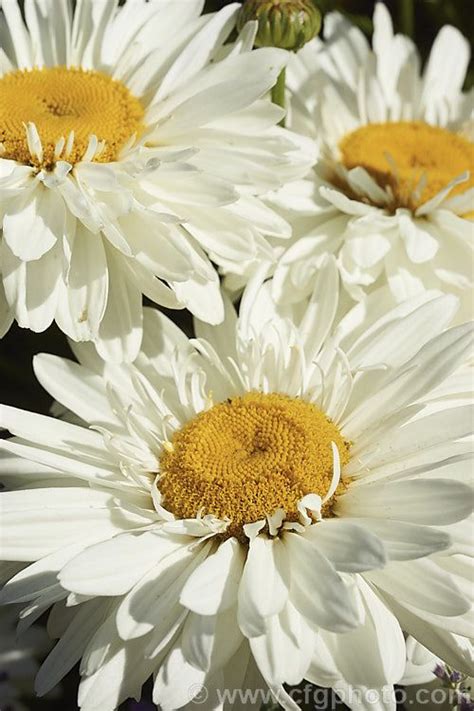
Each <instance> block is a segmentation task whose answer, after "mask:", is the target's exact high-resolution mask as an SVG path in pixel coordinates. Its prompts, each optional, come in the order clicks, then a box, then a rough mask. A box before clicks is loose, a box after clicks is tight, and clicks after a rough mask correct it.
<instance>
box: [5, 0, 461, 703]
mask: <svg viewBox="0 0 474 711" xmlns="http://www.w3.org/2000/svg"><path fill="white" fill-rule="evenodd" d="M175 1H176V2H180V1H181V0H175ZM231 1H232V0H207V2H206V10H207V11H214V10H219V9H220V8H222V7H224V5H228V4H229V3H230V2H231ZM384 1H385V4H386V5H387V7H388V9H389V10H390V12H391V15H392V17H393V21H394V25H395V30H396V31H397V32H404V33H405V34H410V35H411V36H412V37H413V38H414V39H415V41H416V43H417V45H418V47H419V50H420V53H421V55H422V57H423V58H425V57H426V56H427V54H428V52H429V48H430V46H431V44H432V42H433V40H434V38H435V36H436V33H437V32H438V30H439V29H440V27H442V25H444V24H447V23H449V24H452V25H454V26H455V27H458V28H459V29H460V30H461V32H462V33H463V34H464V35H465V36H466V37H467V38H468V39H469V40H470V41H471V43H472V39H473V36H474V11H473V10H474V2H473V0H384ZM316 4H317V5H318V7H319V8H320V10H321V11H322V13H323V14H326V13H328V12H330V11H333V10H337V11H339V12H342V13H343V14H344V15H346V16H347V17H348V18H349V19H350V20H351V21H352V22H354V23H355V24H357V25H358V26H359V27H360V28H361V30H362V31H363V32H364V33H366V34H367V36H370V34H371V32H372V19H371V18H372V13H373V10H374V6H375V2H372V1H370V0H318V1H317V3H316ZM473 81H474V72H473V68H472V65H471V68H470V71H469V74H468V78H467V80H466V85H467V87H470V86H472V84H473ZM169 315H170V316H171V317H172V318H173V320H174V321H176V322H177V323H178V324H179V325H180V326H181V327H182V328H183V329H184V330H186V331H187V332H188V333H190V332H191V329H192V325H191V319H190V317H189V315H188V314H186V313H184V312H170V313H169ZM41 352H46V353H54V354H57V355H61V356H67V357H71V356H72V353H71V350H70V348H69V346H68V343H67V341H66V339H65V337H64V336H63V334H62V333H61V332H60V331H59V330H58V329H57V328H56V327H52V328H50V329H49V330H48V331H47V332H45V333H41V334H34V333H31V332H30V331H26V330H24V329H21V328H19V327H18V326H17V325H16V324H15V325H14V326H13V327H12V328H11V330H10V332H9V333H8V334H7V335H6V336H5V338H3V339H2V340H0V383H1V385H0V402H3V403H7V404H9V405H15V406H16V407H21V408H24V409H27V410H34V411H36V412H42V413H47V412H48V411H49V408H50V406H51V398H50V396H49V395H48V394H47V393H45V392H44V391H43V390H42V388H41V386H40V385H39V384H38V383H37V382H36V380H35V377H34V374H33V369H32V359H33V356H34V355H35V354H36V353H41ZM77 684H78V675H77V672H76V671H73V672H71V674H69V676H68V677H67V678H66V680H65V681H64V683H63V693H62V695H61V696H60V697H59V698H57V699H46V700H44V699H43V700H41V699H28V700H26V702H25V703H26V705H27V707H28V708H29V709H31V711H76V710H77V703H76V689H77ZM145 696H147V697H148V698H149V689H147V690H146V692H145ZM151 708H153V707H152V706H150V705H148V704H147V705H143V706H142V705H136V704H132V703H129V704H124V705H123V706H122V707H121V709H122V710H123V711H149V709H151ZM307 708H308V711H309V709H310V708H315V707H314V706H313V707H311V706H309V707H307ZM317 708H318V709H321V706H318V707H317ZM328 708H331V709H334V708H335V709H338V710H339V711H341V710H342V709H344V708H345V707H344V706H343V705H342V704H340V703H338V704H337V705H334V704H330V706H329V707H328ZM402 708H403V707H401V706H400V709H402Z"/></svg>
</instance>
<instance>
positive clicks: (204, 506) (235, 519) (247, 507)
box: [158, 392, 349, 537]
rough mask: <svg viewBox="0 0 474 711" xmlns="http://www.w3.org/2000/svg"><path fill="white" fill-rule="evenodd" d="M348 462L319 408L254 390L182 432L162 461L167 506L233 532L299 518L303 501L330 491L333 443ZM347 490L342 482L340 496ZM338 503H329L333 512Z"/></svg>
mask: <svg viewBox="0 0 474 711" xmlns="http://www.w3.org/2000/svg"><path fill="white" fill-rule="evenodd" d="M332 442H334V443H335V444H336V446H337V448H338V450H339V453H340V458H341V461H342V463H346V462H347V461H348V459H349V445H348V444H347V443H346V442H345V441H344V439H343V437H342V435H341V434H340V432H339V430H338V429H337V427H336V426H335V424H334V423H333V422H331V420H329V419H328V418H327V417H326V416H325V415H324V414H323V413H322V412H321V411H320V410H319V409H318V408H317V407H315V406H314V405H312V404H311V403H308V402H305V401H304V400H301V399H296V398H290V397H287V396H286V395H280V394H262V393H257V392H250V393H247V394H246V395H243V396H242V397H235V398H232V399H231V400H227V401H226V402H221V403H219V404H218V405H214V407H212V408H211V409H209V410H207V411H205V412H202V413H201V414H199V415H198V416H197V417H196V418H195V419H194V420H191V421H190V422H188V423H187V424H186V425H185V426H184V427H183V428H182V429H181V430H179V431H177V432H176V433H175V434H174V436H173V438H172V440H171V446H170V447H169V448H168V449H166V450H165V451H164V452H163V455H162V456H161V461H160V471H161V475H160V479H159V483H158V487H159V489H160V492H161V494H162V496H163V504H164V506H165V507H166V508H167V509H168V510H169V511H171V512H172V513H173V514H175V515H176V516H177V517H178V518H194V517H196V516H197V514H198V513H200V512H201V513H203V514H212V515H214V516H216V517H218V518H220V519H229V520H230V521H231V524H230V526H229V528H228V531H227V533H228V535H229V536H231V535H235V536H239V537H241V536H242V532H243V526H244V525H245V524H247V523H253V522H255V521H259V520H262V519H265V517H266V516H267V515H271V514H273V513H274V512H275V511H276V510H277V509H280V508H282V509H284V510H285V511H286V518H287V519H289V520H297V519H298V508H297V507H298V502H299V501H300V500H301V499H302V497H303V496H305V495H306V494H309V493H314V494H319V495H320V496H321V497H324V495H325V494H326V493H327V491H328V489H329V487H330V484H331V481H332V477H333V453H332V446H331V443H332ZM343 488H344V484H342V483H341V484H339V487H338V490H337V492H336V495H337V493H338V492H339V493H340V491H341V490H342V489H343ZM333 503H334V500H332V501H330V502H328V504H327V506H326V511H325V513H326V514H328V513H330V509H331V507H332V505H333Z"/></svg>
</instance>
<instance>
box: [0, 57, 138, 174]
mask: <svg viewBox="0 0 474 711" xmlns="http://www.w3.org/2000/svg"><path fill="white" fill-rule="evenodd" d="M143 117H144V109H143V106H142V105H141V103H140V101H139V100H138V99H136V98H135V97H134V96H132V94H131V93H130V91H129V90H128V89H127V87H126V86H124V85H123V84H122V83H120V82H119V81H115V80H114V79H112V78H111V77H110V76H108V75H106V74H103V73H102V72H96V71H86V70H84V69H78V68H67V67H48V68H44V69H32V70H18V71H14V72H9V73H8V74H5V75H4V76H3V77H1V78H0V144H3V150H2V151H1V156H0V157H2V158H7V159H11V160H15V161H18V162H20V163H24V164H26V165H37V164H38V162H40V163H41V165H40V166H38V167H42V168H46V169H48V168H52V167H54V164H55V162H56V161H57V160H58V159H63V160H67V161H68V162H69V163H72V164H74V163H76V162H78V161H80V160H81V159H82V157H83V156H84V154H85V152H86V149H87V147H88V144H89V139H90V137H91V136H92V135H94V136H96V137H97V139H98V140H99V142H103V144H104V146H103V149H102V150H101V151H100V153H99V154H98V155H97V156H96V157H95V158H94V160H96V161H99V162H101V163H107V162H110V161H114V160H116V159H117V157H118V154H119V152H120V150H121V148H123V146H124V145H125V144H126V143H127V142H128V141H129V140H130V138H131V137H132V136H133V135H134V134H139V133H140V132H141V131H142V129H143V124H142V121H143ZM29 123H34V124H35V126H36V129H37V132H38V134H39V137H40V139H41V142H42V146H43V156H42V159H41V161H38V159H37V157H35V156H32V155H31V152H30V149H29V147H28V141H27V137H26V129H25V126H26V125H27V124H29ZM62 138H64V139H65V141H64V147H63V148H62V149H61V151H60V155H58V151H57V144H58V141H60V140H61V139H62ZM71 138H73V140H71ZM67 139H69V144H68V140H67Z"/></svg>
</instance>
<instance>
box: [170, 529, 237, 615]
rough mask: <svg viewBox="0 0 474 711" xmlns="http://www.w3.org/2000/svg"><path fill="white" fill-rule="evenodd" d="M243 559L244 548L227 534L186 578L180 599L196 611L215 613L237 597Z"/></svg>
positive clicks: (199, 612)
mask: <svg viewBox="0 0 474 711" xmlns="http://www.w3.org/2000/svg"><path fill="white" fill-rule="evenodd" d="M244 562H245V554H244V549H243V547H242V546H241V544H240V543H239V542H238V541H237V539H236V538H229V539H228V540H227V541H225V542H224V543H223V544H222V545H220V546H219V548H218V549H217V551H216V552H215V553H214V554H213V555H212V556H209V558H207V559H206V560H205V561H204V563H201V565H200V566H199V568H197V569H196V570H195V571H194V573H193V574H192V575H191V576H190V577H189V578H188V580H187V581H186V583H185V585H184V588H183V590H182V592H181V597H180V602H181V604H182V605H184V606H185V607H187V608H189V609H190V610H193V612H196V613H198V614H200V615H215V614H217V613H218V612H222V611H223V610H226V609H228V608H229V607H230V606H231V605H233V604H234V603H235V602H236V600H237V594H238V587H239V584H240V579H241V576H242V571H243V567H244Z"/></svg>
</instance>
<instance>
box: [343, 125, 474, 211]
mask: <svg viewBox="0 0 474 711" xmlns="http://www.w3.org/2000/svg"><path fill="white" fill-rule="evenodd" d="M339 148H340V152H341V160H342V163H343V164H344V165H345V167H346V168H348V169H351V168H356V167H358V166H361V167H363V168H365V170H367V172H368V173H369V174H370V175H371V176H372V177H373V178H374V179H375V180H376V182H377V183H378V184H379V185H380V186H381V187H383V188H387V187H388V188H390V189H391V191H392V193H393V208H394V209H396V208H397V207H406V208H409V209H411V210H415V209H416V208H417V207H419V206H420V205H422V204H423V203H425V202H427V201H428V200H429V199H430V198H432V197H434V195H436V193H438V192H439V191H440V190H442V189H443V188H445V187H446V186H447V184H448V183H449V182H450V181H451V180H453V178H456V177H458V176H459V175H461V174H462V173H464V172H466V171H470V178H469V180H468V181H466V182H463V183H461V184H460V185H458V186H457V187H456V188H454V189H453V190H452V192H451V193H450V194H452V195H454V194H459V193H462V192H464V191H465V190H467V189H468V188H470V187H472V186H474V145H473V144H472V143H471V142H470V141H469V140H468V139H467V138H464V137H463V136H461V135H460V134H457V133H452V132H451V131H448V130H446V129H444V128H439V127H438V126H430V125H428V124H426V123H423V122H421V121H413V122H408V121H406V122H405V121H401V122H394V123H373V124H368V125H366V126H362V127H361V128H358V129H357V130H356V131H353V132H352V133H349V134H347V135H346V136H344V138H343V139H342V141H341V142H340V144H339ZM423 176H424V177H423ZM422 178H423V179H422ZM420 180H421V183H420Z"/></svg>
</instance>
